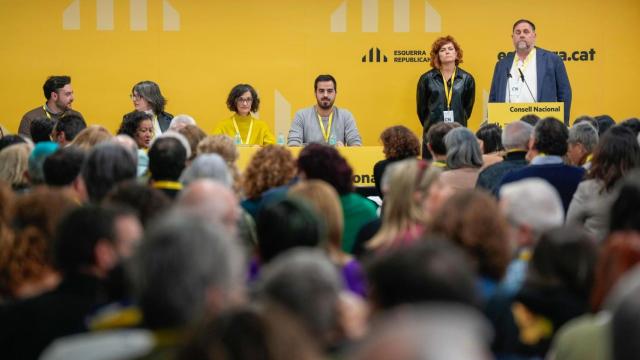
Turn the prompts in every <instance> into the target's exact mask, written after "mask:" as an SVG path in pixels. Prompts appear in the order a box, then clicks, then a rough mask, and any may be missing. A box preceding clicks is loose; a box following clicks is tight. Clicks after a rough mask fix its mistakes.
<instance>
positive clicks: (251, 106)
mask: <svg viewBox="0 0 640 360" xmlns="http://www.w3.org/2000/svg"><path fill="white" fill-rule="evenodd" d="M259 106H260V98H258V93H257V92H256V90H255V89H254V88H253V87H252V86H251V85H249V84H239V85H236V86H234V87H233V89H231V92H230V93H229V96H228V97H227V107H228V108H229V110H231V111H233V112H234V113H233V115H232V116H231V117H230V118H228V119H225V120H222V121H220V122H219V123H218V126H216V128H215V129H214V130H213V134H214V135H217V134H223V135H227V136H230V137H232V138H234V139H236V143H238V144H239V145H268V144H275V142H276V138H275V136H273V133H272V132H271V130H269V126H268V125H267V123H266V122H264V121H262V120H258V119H256V118H255V117H254V116H253V114H252V113H255V112H257V111H258V107H259Z"/></svg>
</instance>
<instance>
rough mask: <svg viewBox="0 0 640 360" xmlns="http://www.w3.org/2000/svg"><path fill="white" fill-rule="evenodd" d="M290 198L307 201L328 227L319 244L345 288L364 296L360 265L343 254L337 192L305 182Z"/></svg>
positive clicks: (298, 186) (316, 182) (294, 188)
mask: <svg viewBox="0 0 640 360" xmlns="http://www.w3.org/2000/svg"><path fill="white" fill-rule="evenodd" d="M289 196H290V197H294V198H300V199H303V200H305V201H307V202H308V203H309V204H310V205H311V206H312V207H313V208H314V210H315V211H316V215H317V216H318V218H320V220H322V221H324V223H325V225H326V227H327V237H326V241H321V242H320V244H319V245H320V247H321V248H322V249H324V250H325V252H326V253H327V256H328V257H329V260H331V261H332V262H333V263H334V264H335V265H337V266H338V268H339V269H340V270H341V274H342V278H343V280H344V283H345V285H346V287H347V288H348V289H349V290H351V291H352V292H353V293H356V294H358V295H360V296H365V284H364V275H363V272H362V268H361V267H360V263H359V262H358V261H357V260H355V259H354V258H353V256H351V255H349V254H347V253H346V252H344V251H343V250H342V231H343V229H344V219H343V215H342V207H341V206H340V198H339V197H338V193H337V192H336V190H335V189H334V188H333V187H331V185H329V184H327V183H326V182H324V181H322V180H307V181H302V182H299V183H297V184H295V185H293V186H292V187H291V189H290V190H289Z"/></svg>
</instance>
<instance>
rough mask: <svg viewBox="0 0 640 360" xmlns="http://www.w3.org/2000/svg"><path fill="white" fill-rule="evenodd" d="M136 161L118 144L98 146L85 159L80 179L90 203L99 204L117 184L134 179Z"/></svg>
mask: <svg viewBox="0 0 640 360" xmlns="http://www.w3.org/2000/svg"><path fill="white" fill-rule="evenodd" d="M136 163H137V160H136V159H135V158H134V157H133V156H132V155H131V153H130V152H129V151H128V150H127V149H125V148H124V147H122V146H120V145H118V144H111V143H106V144H100V145H98V146H96V147H95V148H94V149H93V150H92V151H91V153H89V156H88V158H87V161H86V162H85V164H84V166H83V168H82V178H83V179H84V182H85V185H86V187H87V193H88V194H89V198H90V199H91V201H94V202H99V201H100V200H102V198H103V197H104V196H105V195H106V194H107V193H108V192H109V190H111V188H113V186H115V185H116V184H117V183H119V182H121V181H125V180H130V179H135V177H136V173H137V165H136Z"/></svg>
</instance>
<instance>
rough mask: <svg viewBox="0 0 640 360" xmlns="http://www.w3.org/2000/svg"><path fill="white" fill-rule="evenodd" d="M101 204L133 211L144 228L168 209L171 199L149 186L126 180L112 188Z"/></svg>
mask: <svg viewBox="0 0 640 360" xmlns="http://www.w3.org/2000/svg"><path fill="white" fill-rule="evenodd" d="M103 204H104V205H107V206H124V207H128V208H130V209H133V210H135V212H136V215H137V217H138V220H139V221H140V223H141V224H142V225H143V226H144V227H145V228H146V227H147V225H149V224H150V223H151V221H153V219H155V218H156V217H158V216H160V215H162V214H163V213H164V212H166V211H168V210H169V209H170V207H171V199H169V197H168V196H167V195H166V194H165V193H163V192H162V191H160V190H158V189H154V188H152V187H150V186H149V185H146V184H140V183H139V182H137V181H135V180H127V181H123V182H121V183H119V184H117V185H116V186H114V187H113V189H111V191H109V193H108V194H107V195H106V196H105V198H104V200H103Z"/></svg>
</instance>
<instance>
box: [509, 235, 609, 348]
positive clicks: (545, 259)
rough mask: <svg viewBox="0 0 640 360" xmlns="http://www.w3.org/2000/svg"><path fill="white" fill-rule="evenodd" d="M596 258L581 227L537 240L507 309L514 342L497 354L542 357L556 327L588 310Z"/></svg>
mask: <svg viewBox="0 0 640 360" xmlns="http://www.w3.org/2000/svg"><path fill="white" fill-rule="evenodd" d="M596 255H597V248H596V244H595V242H594V241H593V239H591V237H589V235H588V234H587V233H585V232H584V231H582V230H581V229H580V228H576V227H562V228H557V229H554V230H550V231H548V232H546V233H544V234H543V235H542V236H541V238H540V241H539V242H538V244H537V246H536V248H535V250H534V252H533V256H532V258H531V262H530V266H529V269H528V270H527V276H526V279H525V282H524V284H523V287H522V289H520V291H519V292H518V293H517V295H516V296H515V298H514V302H513V304H512V306H511V309H512V312H513V317H514V320H515V323H516V325H517V329H518V337H517V340H516V341H515V343H513V344H506V346H505V348H503V349H501V350H500V351H498V354H516V355H519V356H528V357H540V358H543V357H544V356H545V355H546V353H547V351H548V349H549V347H550V344H551V341H552V340H553V337H554V336H555V333H556V331H557V329H559V328H560V327H561V326H562V325H564V324H565V323H566V322H567V321H569V320H571V319H573V318H575V317H578V316H580V315H582V314H584V313H586V312H587V311H588V310H589V303H588V298H589V294H590V292H591V289H592V285H593V272H594V268H595V262H596Z"/></svg>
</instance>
